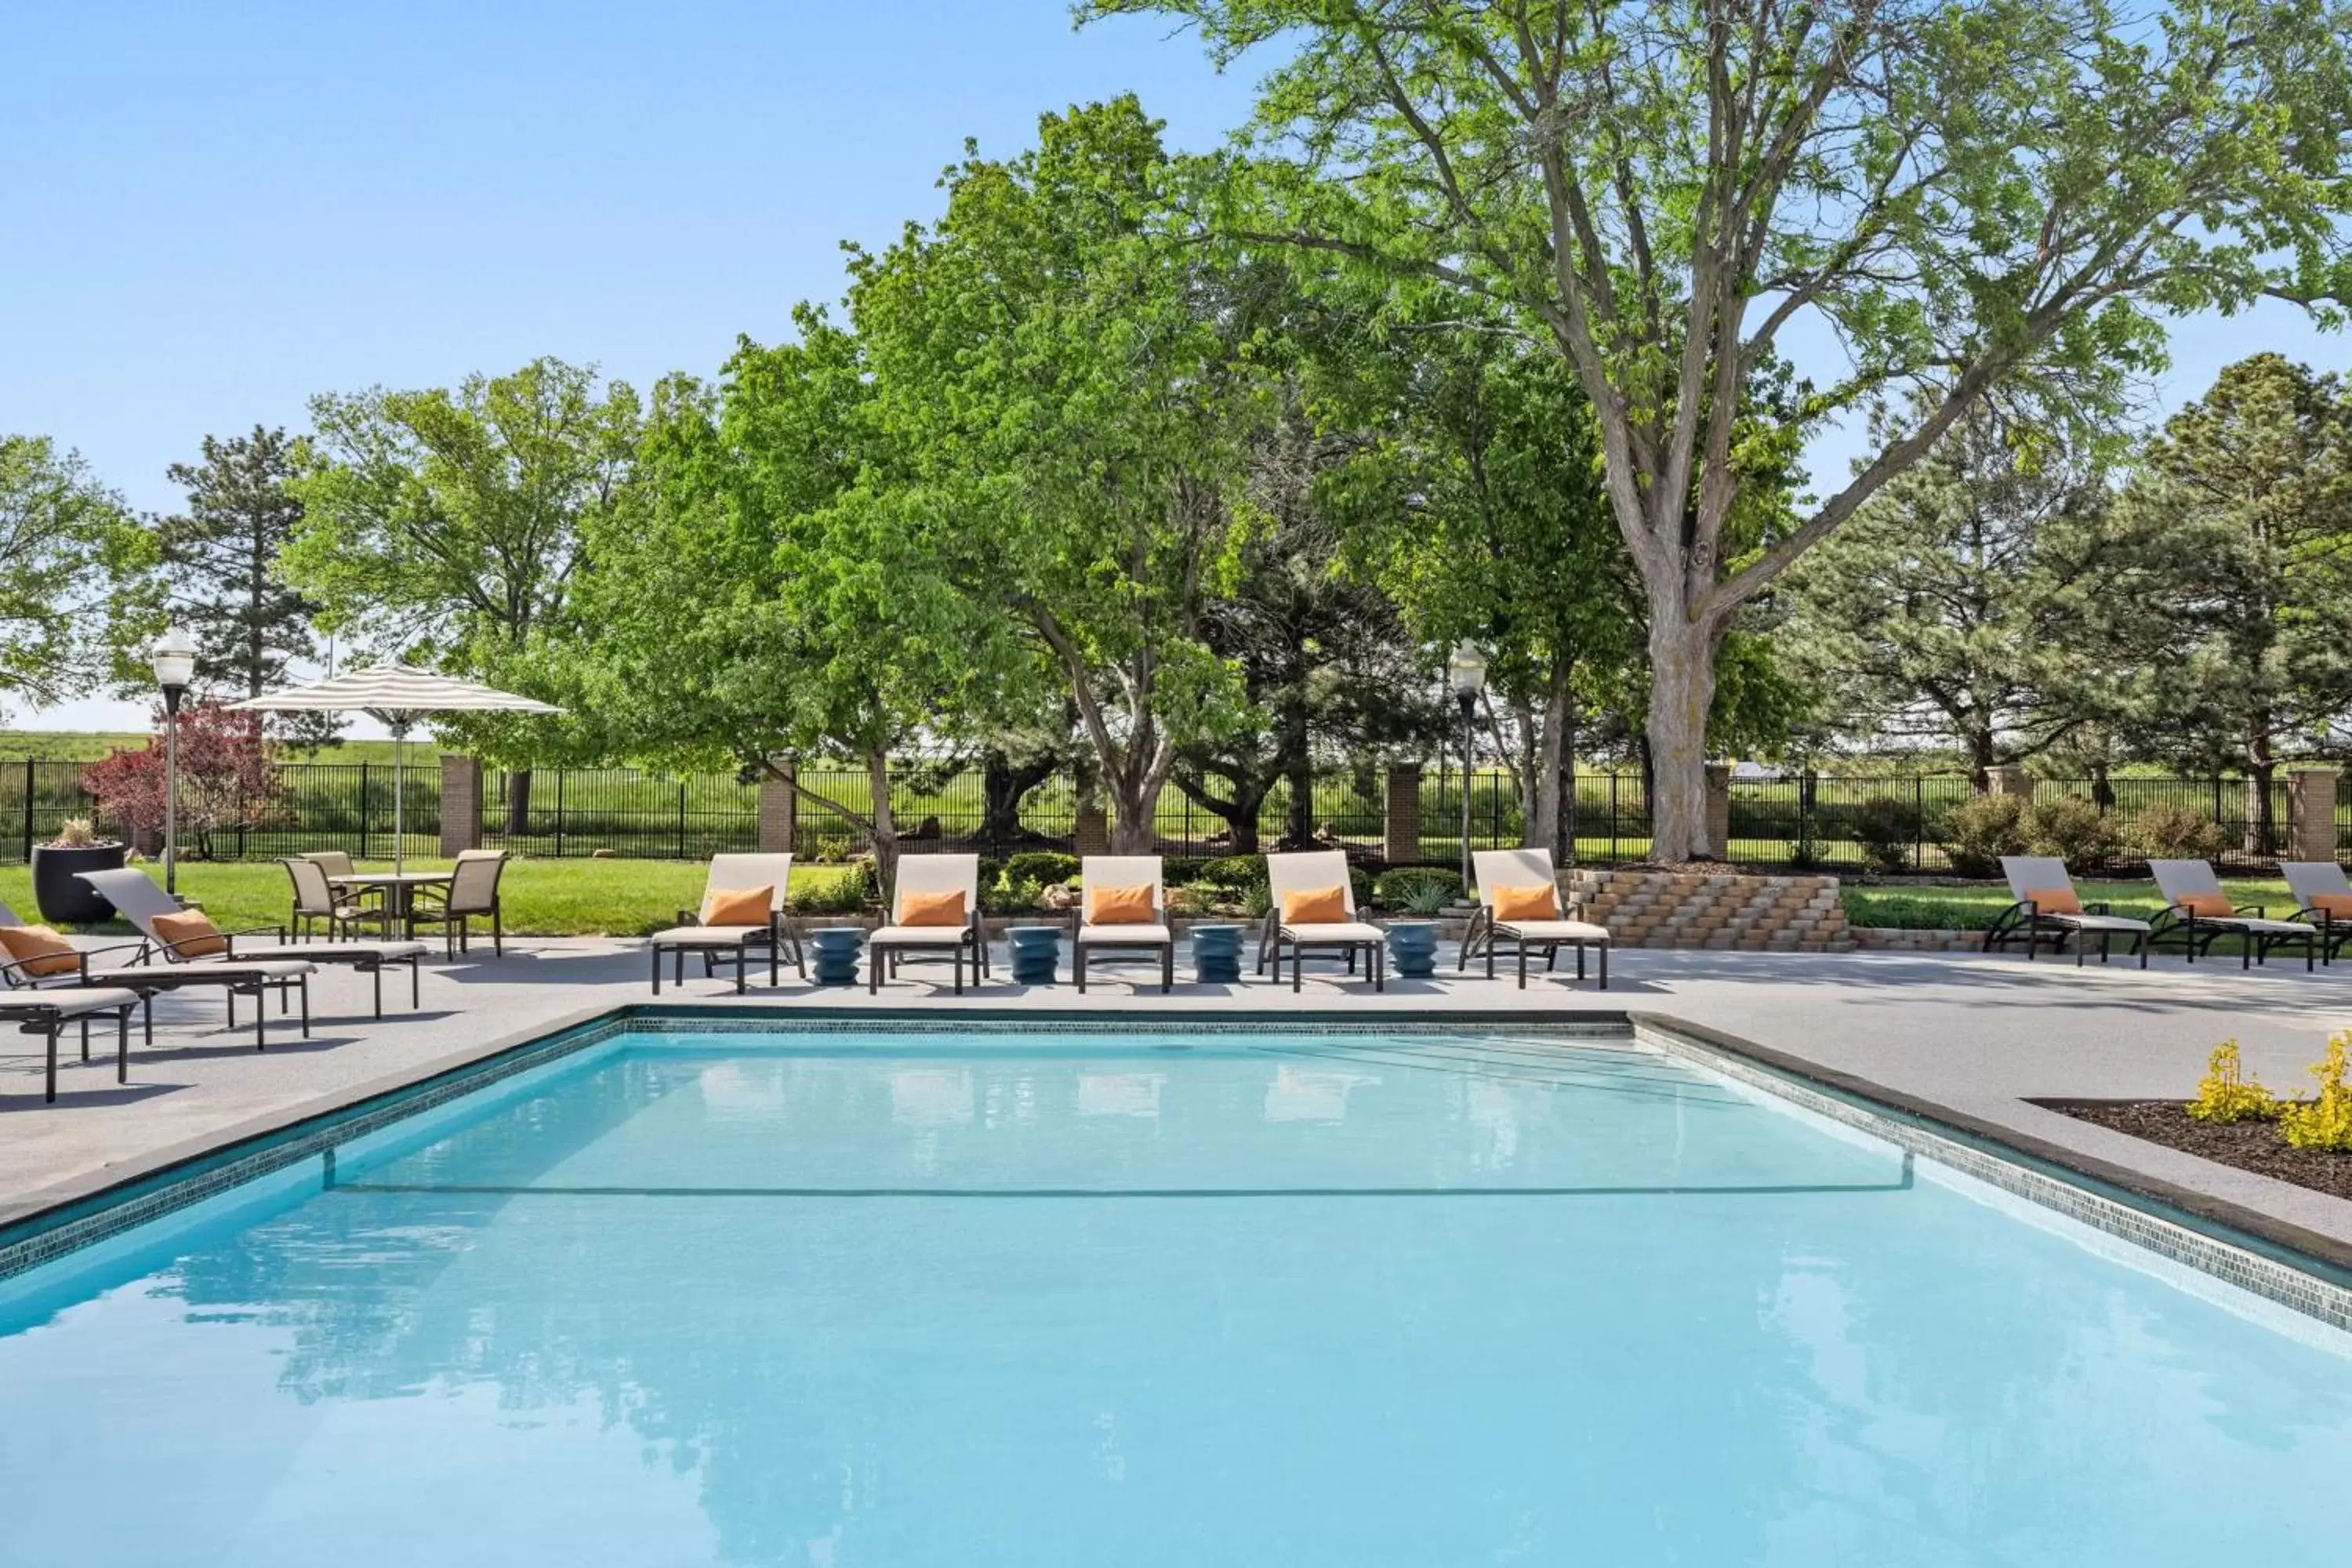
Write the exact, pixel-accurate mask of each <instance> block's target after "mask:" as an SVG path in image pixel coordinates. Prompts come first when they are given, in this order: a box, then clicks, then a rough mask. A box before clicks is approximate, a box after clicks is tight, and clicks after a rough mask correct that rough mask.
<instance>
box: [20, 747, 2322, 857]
mask: <svg viewBox="0 0 2352 1568" xmlns="http://www.w3.org/2000/svg"><path fill="white" fill-rule="evenodd" d="M84 766H85V764H83V763H72V762H44V761H32V762H23V763H8V764H5V770H7V771H0V825H5V826H0V859H9V860H22V859H24V858H28V857H29V855H30V853H31V850H32V847H33V846H34V845H36V844H38V843H43V842H46V841H47V840H48V839H50V838H52V837H55V836H56V834H57V833H58V828H59V827H60V826H61V825H62V824H63V823H64V822H66V821H67V820H68V818H72V817H77V816H87V817H96V816H99V815H100V814H99V812H98V810H97V805H96V802H95V800H94V799H93V798H92V796H91V795H90V794H89V790H88V789H87V788H86V786H85V783H84V778H83V769H84ZM799 779H800V784H801V785H802V790H803V795H802V797H801V799H800V800H799V803H798V805H797V809H796V812H795V814H794V815H795V820H796V828H795V834H794V849H795V852H796V853H798V854H799V855H801V856H803V858H809V859H821V860H836V859H841V858H846V857H848V856H850V855H853V854H856V853H859V852H862V851H863V850H864V849H865V848H866V847H867V843H866V833H865V831H864V829H863V828H862V826H859V824H858V822H857V821H856V820H853V818H863V817H865V816H866V815H867V811H868V801H867V785H866V775H865V773H863V772H860V771H856V770H851V769H845V768H835V769H826V768H803V770H802V772H801V773H800V775H799ZM1386 780H1387V769H1386V767H1385V765H1384V764H1382V763H1370V762H1367V763H1357V764H1354V765H1350V766H1345V767H1334V768H1327V769H1321V770H1318V772H1317V773H1316V774H1315V777H1314V783H1313V794H1312V796H1311V799H1310V801H1309V804H1308V809H1307V814H1306V816H1307V825H1308V826H1309V828H1310V830H1311V831H1312V833H1313V834H1314V836H1315V837H1317V838H1318V840H1320V841H1323V842H1327V843H1337V844H1341V845H1345V846H1347V847H1349V849H1351V850H1352V851H1354V852H1356V853H1358V854H1359V855H1360V856H1362V857H1363V858H1367V859H1370V860H1375V861H1377V860H1379V859H1381V858H1383V856H1384V854H1385V851H1386V848H1387V843H1388V836H1387V825H1388V807H1387V801H1386ZM483 784H484V788H483V798H482V803H481V817H482V820H481V830H482V837H483V841H484V842H485V843H488V844H490V845H493V846H500V847H507V848H509V849H513V850H516V851H518V852H520V853H523V854H527V855H530V856H534V857H542V858H575V857H586V856H592V855H598V854H604V855H613V856H619V857H625V858H662V859H700V858H705V857H708V856H709V855H711V854H713V853H715V852H718V851H721V850H730V849H750V848H752V847H756V846H757V844H758V841H759V823H760V788H759V786H758V785H757V784H743V783H739V782H738V781H737V780H736V778H735V777H734V776H733V775H732V774H697V775H690V776H686V777H675V776H670V777H665V776H662V775H659V774H655V773H645V772H641V771H638V770H635V769H629V768H594V769H589V768H563V769H541V770H539V771H537V772H535V773H531V774H530V775H529V777H528V780H527V781H526V778H525V776H524V775H522V774H520V773H499V772H488V773H486V775H485V777H484V780H483ZM395 791H397V792H398V797H397V798H398V804H399V810H398V814H397V816H398V818H399V820H400V822H401V825H402V826H403V828H404V831H405V843H404V848H405V851H406V853H408V854H409V855H412V856H419V857H423V856H429V855H431V854H433V853H434V852H435V850H436V847H437V846H438V844H439V840H440V828H441V771H440V768H439V766H438V764H437V763H419V764H412V765H410V766H408V767H406V768H404V769H403V770H399V776H398V777H395V770H394V768H393V767H391V766H390V765H388V764H385V763H289V764H286V765H282V766H280V767H278V769H277V770H276V783H275V787H274V789H273V790H272V791H271V792H270V794H269V795H268V798H266V799H262V800H248V801H241V802H238V803H236V804H235V805H234V807H233V809H229V810H227V811H226V812H225V813H224V814H223V817H222V820H220V821H218V822H215V823H212V824H196V823H191V822H189V821H188V820H187V819H186V817H185V816H184V819H183V843H184V845H185V846H187V847H188V849H189V851H190V852H194V853H204V852H208V853H210V854H211V855H212V856H214V857H215V858H223V859H243V858H270V857H275V856H279V855H287V854H292V853H295V852H297V851H299V850H306V849H321V848H340V849H345V850H348V851H350V852H351V853H352V854H353V855H355V856H359V857H362V858H370V859H377V858H389V857H390V856H391V854H392V852H393V837H394V820H395V812H394V800H395V793H394V792H395ZM2288 793H2289V792H2288V788H2287V785H2286V784H2285V783H2284V780H2282V781H2280V782H2278V783H2276V784H2273V787H2272V791H2271V795H2270V798H2269V803H2268V805H2269V809H2268V811H2267V813H2264V812H2263V810H2262V809H2261V805H2262V803H2261V801H2260V800H2259V799H2258V798H2257V797H2256V795H2255V793H2254V791H2253V790H2252V788H2251V787H2250V786H2249V784H2247V783H2246V781H2244V780H2242V779H2231V778H2219V779H2216V778H2184V777H2154V776H2144V775H2116V776H2113V777H2111V778H2108V779H2106V780H2098V781H2095V780H2090V779H2059V780H2044V781H2042V782H2041V783H2040V784H2039V785H2038V786H2037V795H2036V798H2037V799H2041V800H2047V799H2050V798H2052V797H2053V796H2061V795H2073V796H2079V797H2081V798H2083V799H2084V800H2086V801H2088V802H2090V803H2091V804H2092V805H2094V807H2095V809H2096V811H2097V813H2098V814H2099V816H2101V817H2102V818H2104V819H2105V821H2106V822H2107V823H2108V825H2109V826H2110V827H2111V829H2112V830H2113V832H2112V834H2111V837H2112V838H2113V839H2114V840H2115V843H2116V847H2115V849H2114V851H2113V852H2112V853H2111V854H2110V855H2109V856H2108V857H2107V858H2108V860H2109V863H2110V864H2124V863H2127V862H2129V861H2130V860H2132V859H2133V858H2136V856H2135V854H2134V851H2133V849H2132V847H2131V840H2132V834H2131V832H2130V829H2131V828H2132V826H2133V825H2134V824H2136V823H2137V821H2138V819H2139V818H2140V817H2141V816H2142V815H2143V814H2144V813H2147V812H2148V811H2150V810H2151V809H2153V808H2157V807H2168V808H2171V809H2172V810H2174V811H2176V812H2180V813H2186V814H2188V815H2189V816H2194V817H2196V818H2197V819H2199V820H2201V821H2204V822H2208V823H2210V824H2212V825H2213V826H2215V827H2216V828H2217V829H2218V830H2219V839H2220V842H2219V845H2218V855H2217V858H2219V859H2220V860H2221V862H2222V863H2223V865H2224V866H2225V867H2227V868H2231V869H2235V870H2255V869H2263V868H2267V866H2268V864H2269V863H2270V862H2271V861H2273V859H2274V858H2276V857H2277V856H2278V854H2279V853H2280V852H2281V851H2282V850H2283V849H2284V847H2286V845H2287V843H2288V831H2289V823H2290V813H2289V805H2288ZM891 795H892V800H891V805H892V812H893V815H894V816H895V817H896V820H897V824H898V829H899V832H900V833H901V834H902V836H904V837H906V838H907V839H908V840H910V841H911V842H913V843H914V844H916V845H918V846H920V845H926V844H953V845H954V846H956V847H961V848H971V849H977V850H978V851H980V852H981V853H982V854H985V855H991V856H995V857H999V858H1001V857H1003V856H1004V855H1008V854H1011V853H1013V852H1014V851H1017V850H1020V849H1023V848H1030V847H1067V846H1068V845H1069V844H1070V843H1071V842H1072V840H1073V838H1074V837H1075V835H1076V826H1077V821H1078V816H1079V798H1078V792H1077V787H1076V784H1075V783H1074V782H1073V781H1072V780H1071V779H1069V778H1067V777H1057V778H1054V779H1050V780H1048V781H1047V782H1046V783H1045V784H1041V785H1039V786H1037V787H1036V788H1034V789H1032V790H1029V791H1027V792H1025V793H1024V795H1022V796H1021V797H1020V799H1019V801H1018V802H1017V808H1016V809H1014V810H1013V811H1011V812H1009V813H1008V812H1005V811H1003V810H1000V811H999V812H997V813H995V814H992V813H991V812H990V811H989V809H988V797H987V790H986V786H985V784H984V781H983V779H982V775H981V774H980V773H978V772H976V771H950V770H946V769H942V768H940V767H939V766H936V765H932V766H924V765H909V766H908V767H905V768H903V769H899V770H897V771H896V772H895V773H894V776H893V783H892V791H891ZM1465 795H1466V796H1467V801H1466V804H1467V806H1468V827H1469V840H1470V847H1473V848H1489V847H1501V846H1507V845H1515V844H1517V843H1519V842H1520V841H1521V837H1522V833H1523V829H1524V814H1523V812H1522V808H1521V805H1520V801H1519V796H1518V794H1517V790H1516V789H1515V788H1514V786H1513V784H1512V783H1511V781H1510V778H1509V776H1508V775H1507V773H1504V772H1502V771H1501V770H1499V769H1488V768H1481V769H1479V770H1478V771H1477V773H1475V775H1474V776H1473V777H1472V778H1471V779H1470V780H1469V781H1468V784H1467V787H1466V789H1465V781H1464V779H1463V776H1462V773H1461V771H1460V770H1459V769H1450V768H1445V767H1436V768H1427V769H1424V770H1423V773H1422V775H1421V798H1420V802H1419V805H1420V812H1419V820H1420V838H1419V844H1420V854H1419V857H1418V858H1420V859H1422V860H1425V861H1433V862H1437V863H1440V864H1446V863H1450V862H1451V861H1452V860H1453V859H1454V858H1455V857H1457V856H1458V855H1459V854H1460V852H1461V849H1462V837H1463V824H1464V815H1463V813H1464V806H1465ZM2339 797H2340V799H2341V802H2342V803H2341V804H2340V805H2339V806H2338V837H2339V842H2344V841H2352V831H2347V830H2348V829H2352V791H2339ZM1967 799H1969V783H1968V780H1967V779H1966V778H1965V777H1962V776H1959V775H1956V774H1921V775H1905V776H1900V777H1886V776H1878V777H1837V776H1827V775H1806V776H1798V775H1790V776H1787V777H1779V778H1748V779H1735V780H1734V781H1733V783H1732V784H1731V791H1730V832H1729V837H1728V841H1727V845H1726V846H1725V858H1727V859H1728V860H1730V861H1732V862H1734V863H1736V864H1739V865H1743V866H1750V867H1755V868H1781V869H1812V868H1819V869H1824V870H1844V871H1857V870H1865V869H1874V870H1884V871H1900V872H1912V873H1922V874H1937V873H1943V872H1948V871H1950V870H1951V869H1953V868H1952V863H1951V858H1950V856H1949V854H1948V850H1947V848H1946V847H1945V843H1944V837H1945V835H1944V830H1943V824H1944V818H1945V816H1946V815H1947V814H1948V812H1949V811H1950V810H1951V809H1952V808H1953V807H1955V806H1957V805H1959V804H1960V803H1961V802H1963V801H1965V800H1967ZM825 801H834V802H838V803H839V804H840V805H842V806H843V807H845V809H846V813H847V815H843V814H840V813H835V812H834V811H831V810H828V809H827V808H826V806H825V805H824V802H825ZM1289 807H1290V802H1289V794H1288V788H1287V785H1286V784H1276V786H1275V787H1274V789H1273V790H1272V791H1271V792H1269V793H1268V794H1267V795H1266V796H1265V799H1264V800H1263V801H1262V802H1261V803H1259V805H1258V809H1257V811H1256V813H1255V824H1256V827H1257V832H1256V835H1255V842H1256V845H1257V846H1258V847H1266V846H1271V845H1274V844H1276V843H1277V842H1279V841H1280V840H1281V838H1282V837H1283V835H1284V832H1285V830H1286V826H1287V825H1288V824H1289V822H1290V816H1291V814H1290V809H1289ZM185 810H186V807H184V812H185ZM1571 819H1572V833H1573V837H1574V840H1575V849H1576V857H1577V858H1578V860H1580V862H1582V863H1585V864H1588V865H1606V864H1611V863H1621V862H1628V861H1638V860H1642V859H1644V858H1647V857H1648V855H1649V852H1650V803H1649V799H1648V797H1647V795H1646V793H1645V792H1644V790H1643V780H1642V778H1641V777H1640V775H1639V774H1636V773H1618V772H1585V773H1580V774H1579V775H1578V777H1577V779H1576V784H1575V789H1574V792H1573V808H1572V812H1571ZM101 826H113V825H105V824H101ZM1157 826H1158V838H1159V841H1160V847H1161V849H1162V851H1163V852H1165V853H1168V854H1171V855H1182V856H1192V857H1211V856H1217V855H1225V854H1233V853H1237V852H1244V850H1245V849H1246V848H1247V847H1249V842H1250V838H1251V836H1250V835H1248V834H1247V833H1244V832H1238V831H1236V829H1235V827H1234V824H1233V823H1232V822H1231V821H1229V820H1228V819H1227V817H1226V816H1225V815H1223V814H1221V813H1220V812H1218V811H1215V810H1213V809H1212V808H1211V807H1209V806H1208V805H1203V804H1202V803H1201V802H1200V801H1198V800H1196V799H1194V798H1192V796H1190V795H1186V794H1184V793H1183V792H1182V791H1181V790H1180V789H1178V788H1176V787H1174V786H1173V785H1171V787H1170V788H1169V789H1168V791H1167V792H1166V794H1165V795H1163V796H1162V798H1161V801H1160V812H1159V821H1158V825H1157ZM2084 869H2088V868H2087V867H2085V868H2084Z"/></svg>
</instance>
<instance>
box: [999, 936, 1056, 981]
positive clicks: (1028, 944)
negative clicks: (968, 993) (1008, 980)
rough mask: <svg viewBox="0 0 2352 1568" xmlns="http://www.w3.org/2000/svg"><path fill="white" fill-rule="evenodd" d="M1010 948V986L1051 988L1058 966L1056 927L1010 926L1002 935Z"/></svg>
mask: <svg viewBox="0 0 2352 1568" xmlns="http://www.w3.org/2000/svg"><path fill="white" fill-rule="evenodd" d="M1004 940H1005V941H1006V942H1008V943H1009V944H1011V946H1012V949H1013V984H1015V985H1051V984H1054V977H1055V974H1056V973H1058V972H1059V971H1060V969H1061V966H1062V928H1061V927H1060V926H1014V927H1013V928H1012V929H1011V930H1009V931H1006V932H1005V933H1004Z"/></svg>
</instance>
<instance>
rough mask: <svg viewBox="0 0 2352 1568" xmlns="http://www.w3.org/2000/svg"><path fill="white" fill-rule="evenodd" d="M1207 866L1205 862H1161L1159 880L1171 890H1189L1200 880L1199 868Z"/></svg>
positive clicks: (1174, 860) (1173, 860) (1170, 860)
mask: <svg viewBox="0 0 2352 1568" xmlns="http://www.w3.org/2000/svg"><path fill="white" fill-rule="evenodd" d="M1207 864H1208V862H1207V861H1206V860H1176V859H1169V860H1162V861H1161V862H1160V881H1161V883H1163V884H1164V885H1166V886H1168V887H1171V888H1189V887H1191V886H1192V884H1193V883H1195V882H1197V881H1199V880H1200V879H1201V868H1202V867H1203V866H1205V865H1207Z"/></svg>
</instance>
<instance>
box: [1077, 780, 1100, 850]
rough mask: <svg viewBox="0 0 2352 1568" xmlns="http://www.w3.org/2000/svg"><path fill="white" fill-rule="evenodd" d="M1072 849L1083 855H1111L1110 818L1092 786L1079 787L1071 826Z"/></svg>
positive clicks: (1081, 785)
mask: <svg viewBox="0 0 2352 1568" xmlns="http://www.w3.org/2000/svg"><path fill="white" fill-rule="evenodd" d="M1070 837H1071V839H1072V840H1073V844H1072V847H1073V848H1074V849H1075V850H1076V852H1077V853H1078V854H1081V855H1108V854H1109V853H1110V816H1109V814H1108V813H1107V812H1105V811H1104V810H1103V807H1102V796H1100V795H1097V794H1096V793H1095V789H1094V786H1093V785H1092V784H1080V785H1079V786H1078V805H1077V810H1076V813H1075V814H1074V816H1073V820H1072V822H1071V824H1070Z"/></svg>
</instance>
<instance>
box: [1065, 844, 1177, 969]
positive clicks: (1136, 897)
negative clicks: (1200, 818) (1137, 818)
mask: <svg viewBox="0 0 2352 1568" xmlns="http://www.w3.org/2000/svg"><path fill="white" fill-rule="evenodd" d="M1147 900H1148V901H1147ZM1113 957H1118V958H1136V957H1141V958H1154V957H1156V958H1158V959H1159V960H1160V992H1161V994H1166V993H1168V992H1169V991H1171V990H1173V989H1174V988H1175V984H1176V934H1175V932H1173V931H1170V930H1169V929H1168V892H1167V887H1166V884H1165V882H1164V881H1163V880H1162V868H1161V865H1160V857H1159V856H1157V855H1089V856H1087V858H1085V859H1084V860H1082V861H1080V862H1079V865H1078V907H1077V908H1076V910H1072V911H1071V936H1070V973H1071V974H1072V976H1073V977H1074V978H1075V979H1076V981H1077V983H1078V990H1079V992H1080V993H1081V994H1084V992H1085V991H1086V988H1087V961H1088V960H1089V959H1090V958H1091V959H1092V960H1093V961H1094V962H1096V963H1100V962H1102V961H1103V960H1104V959H1108V958H1113Z"/></svg>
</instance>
